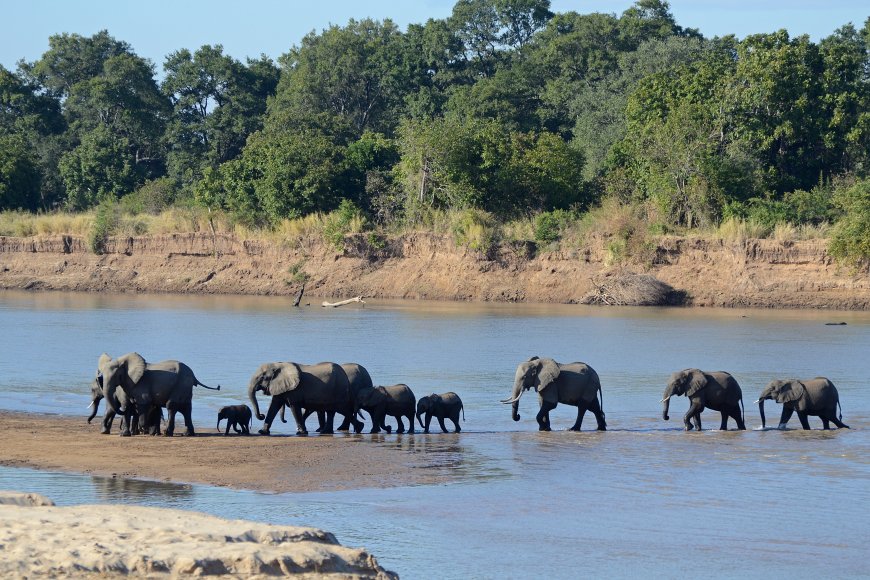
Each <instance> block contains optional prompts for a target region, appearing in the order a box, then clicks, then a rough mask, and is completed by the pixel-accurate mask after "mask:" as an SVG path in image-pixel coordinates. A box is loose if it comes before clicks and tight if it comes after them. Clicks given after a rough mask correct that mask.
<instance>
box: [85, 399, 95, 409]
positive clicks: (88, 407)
mask: <svg viewBox="0 0 870 580" xmlns="http://www.w3.org/2000/svg"><path fill="white" fill-rule="evenodd" d="M93 406H94V402H93V401H91V404H90V405H88V406H87V407H85V409H90V408H91V407H93Z"/></svg>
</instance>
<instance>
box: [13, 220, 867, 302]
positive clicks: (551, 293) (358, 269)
mask: <svg viewBox="0 0 870 580" xmlns="http://www.w3.org/2000/svg"><path fill="white" fill-rule="evenodd" d="M626 268H627V269H630V270H632V271H635V272H638V273H647V274H651V275H653V276H655V277H656V278H658V279H659V280H661V281H662V282H665V283H667V284H669V285H671V286H673V287H674V288H675V289H677V290H679V291H682V292H685V294H686V297H687V304H690V305H695V306H748V307H773V308H832V309H849V310H866V309H868V308H870V276H868V273H867V271H866V270H865V271H861V272H855V271H852V270H850V269H848V268H844V267H840V266H838V264H837V263H836V262H835V261H834V259H833V258H832V257H831V256H830V255H829V254H828V252H827V249H826V242H825V241H824V240H810V241H798V242H779V241H776V240H754V239H752V240H746V241H744V242H725V241H719V240H708V239H696V238H676V237H669V238H663V239H661V240H660V241H659V244H658V247H657V249H656V252H655V258H654V260H653V265H652V266H651V268H649V269H648V270H645V269H644V268H642V267H640V266H623V267H622V269H623V270H624V269H626ZM613 271H614V267H612V266H609V265H607V263H606V256H605V254H604V252H603V251H597V250H583V251H570V252H547V251H543V250H539V249H537V248H535V247H534V246H533V245H532V244H526V245H520V246H503V247H500V248H498V249H496V250H494V251H492V252H490V254H489V255H486V256H484V255H482V254H481V253H480V252H476V251H473V250H468V249H466V248H461V247H457V246H456V245H455V244H454V242H453V241H452V239H451V238H450V237H449V236H438V235H433V234H424V233H419V234H406V235H404V236H401V237H399V238H396V239H391V240H371V239H369V238H368V237H367V236H365V235H359V236H353V237H349V238H347V240H346V243H345V249H344V250H343V251H336V250H335V249H333V248H331V247H329V246H326V245H324V244H323V243H322V242H320V241H319V240H314V239H311V240H307V241H304V242H294V243H293V244H289V243H286V244H284V243H278V242H265V241H253V240H244V241H242V240H237V239H235V238H233V237H230V236H223V235H219V236H217V238H214V239H213V238H212V236H211V235H210V234H203V233H199V234H174V235H161V236H142V237H136V238H115V239H112V240H110V242H109V244H108V246H107V250H106V253H105V254H104V255H99V256H98V255H95V254H93V253H91V252H90V251H89V250H88V249H87V246H86V243H85V241H84V240H83V239H82V238H77V237H72V236H53V237H39V238H3V237H0V288H7V289H34V290H35V289H44V290H74V291H87V292H94V291H98V292H101V291H105V292H172V293H202V294H264V295H287V296H292V295H295V294H296V293H297V292H298V290H299V280H300V278H301V274H302V273H304V274H305V275H307V277H308V282H307V284H306V294H308V295H316V296H331V297H338V298H347V297H350V296H357V295H362V296H366V297H373V298H409V299H432V300H465V301H511V302H551V303H577V302H581V301H582V300H583V299H584V298H585V297H586V296H587V295H588V294H589V293H590V292H591V291H592V290H594V288H595V283H594V282H593V280H596V281H600V280H601V278H602V276H605V275H606V274H608V273H611V272H613Z"/></svg>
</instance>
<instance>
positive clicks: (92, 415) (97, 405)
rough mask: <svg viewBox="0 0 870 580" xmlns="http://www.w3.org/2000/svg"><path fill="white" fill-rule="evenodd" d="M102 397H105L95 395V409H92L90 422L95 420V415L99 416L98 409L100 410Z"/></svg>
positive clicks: (92, 403) (93, 404) (93, 405)
mask: <svg viewBox="0 0 870 580" xmlns="http://www.w3.org/2000/svg"><path fill="white" fill-rule="evenodd" d="M102 398H103V397H94V400H93V401H92V402H91V407H93V408H94V410H93V411H91V416H90V417H88V423H90V422H91V421H93V420H94V417H96V416H97V411H99V410H100V399H102Z"/></svg>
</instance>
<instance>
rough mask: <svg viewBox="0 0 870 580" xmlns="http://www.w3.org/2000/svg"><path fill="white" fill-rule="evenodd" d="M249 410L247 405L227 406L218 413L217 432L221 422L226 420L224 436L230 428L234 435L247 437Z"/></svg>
mask: <svg viewBox="0 0 870 580" xmlns="http://www.w3.org/2000/svg"><path fill="white" fill-rule="evenodd" d="M252 417H253V415H252V414H251V408H250V407H249V406H247V405H228V406H226V407H221V409H220V411H218V418H217V430H218V431H220V430H221V421H223V420H224V419H226V420H227V430H226V431H225V432H224V435H229V434H230V427H232V428H233V431H235V432H236V433H241V434H242V435H249V434H250V433H251V418H252Z"/></svg>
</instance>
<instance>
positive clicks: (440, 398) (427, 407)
mask: <svg viewBox="0 0 870 580" xmlns="http://www.w3.org/2000/svg"><path fill="white" fill-rule="evenodd" d="M460 411H462V420H463V421H465V409H463V407H462V399H460V398H459V395H457V394H456V393H443V394H441V395H436V394H435V393H432V394H431V395H426V396H425V397H420V400H419V401H417V420H418V421H420V426H421V427H423V433H428V432H429V423H430V421H432V416H433V415H434V416H435V418H436V419H438V424H439V425H441V431H443V432H444V433H447V427H445V426H444V419H450V420H451V421H453V426H454V427H455V430H454V433H459V432H460V431H462V429H461V428H460V427H459V412H460ZM423 413H425V414H426V423H425V424H424V423H423V419H421V418H420V416H421V415H422V414H423Z"/></svg>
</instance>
